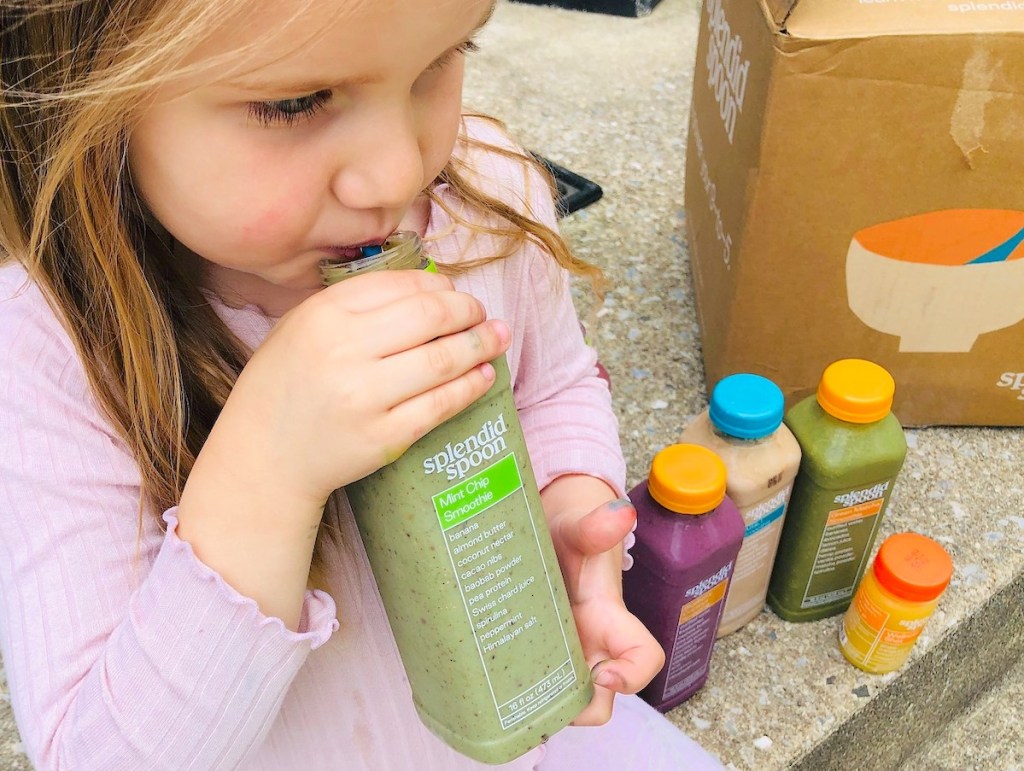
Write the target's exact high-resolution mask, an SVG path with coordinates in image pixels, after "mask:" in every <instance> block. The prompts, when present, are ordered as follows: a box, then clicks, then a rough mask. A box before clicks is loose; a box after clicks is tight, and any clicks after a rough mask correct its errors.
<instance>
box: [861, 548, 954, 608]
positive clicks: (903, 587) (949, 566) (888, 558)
mask: <svg viewBox="0 0 1024 771" xmlns="http://www.w3.org/2000/svg"><path fill="white" fill-rule="evenodd" d="M874 571H875V578H876V579H877V580H878V583H879V584H881V585H882V587H883V588H885V589H887V590H888V591H889V592H891V593H892V594H894V595H896V596H897V597H902V598H904V599H906V600H912V601H914V602H928V601H929V600H934V599H935V598H936V597H938V596H939V595H940V594H942V593H943V592H944V591H945V590H946V586H948V585H949V580H950V579H951V578H952V577H953V560H952V559H950V556H949V554H947V553H946V550H945V549H943V548H942V547H941V546H940V545H939V544H938V543H936V542H935V541H933V540H932V539H931V538H928V537H927V536H923V535H919V534H918V533H897V534H896V535H891V536H889V537H888V538H886V539H885V541H884V542H883V543H882V545H881V546H880V547H879V549H878V554H877V555H876V556H875V564H874Z"/></svg>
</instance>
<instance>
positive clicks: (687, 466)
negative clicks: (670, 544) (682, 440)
mask: <svg viewBox="0 0 1024 771" xmlns="http://www.w3.org/2000/svg"><path fill="white" fill-rule="evenodd" d="M725 478H726V471H725V463H724V462H723V461H722V459H721V458H719V457H718V455H716V454H715V453H714V452H712V451H711V450H709V449H707V448H706V447H701V446H700V445H696V444H673V445H669V446H668V447H666V448H665V449H663V450H661V451H660V452H659V453H658V454H657V455H655V456H654V461H653V462H652V463H651V474H650V476H649V477H648V480H647V489H648V490H649V491H650V493H651V497H652V498H654V500H656V501H657V502H658V503H660V504H661V505H662V506H664V507H665V508H666V509H669V510H670V511H674V512H676V513H677V514H707V513H708V512H709V511H713V510H714V509H715V508H716V507H717V506H718V504H720V503H721V502H722V501H723V500H724V499H725Z"/></svg>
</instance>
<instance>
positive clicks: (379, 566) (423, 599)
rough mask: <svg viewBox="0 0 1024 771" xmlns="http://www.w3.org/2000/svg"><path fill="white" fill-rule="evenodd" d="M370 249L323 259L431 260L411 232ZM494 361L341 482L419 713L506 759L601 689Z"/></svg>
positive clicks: (457, 744)
mask: <svg viewBox="0 0 1024 771" xmlns="http://www.w3.org/2000/svg"><path fill="white" fill-rule="evenodd" d="M371 249H372V248H371ZM367 251H368V250H367V249H364V255H365V256H364V257H363V258H362V259H361V260H357V261H349V262H342V263H337V262H333V261H328V262H325V263H323V264H322V265H321V271H322V274H323V277H324V282H325V284H332V283H335V282H336V281H340V280H343V279H345V278H348V277H350V276H353V275H358V274H360V273H362V272H365V271H366V270H379V269H395V268H417V267H423V268H426V269H432V268H433V263H432V262H431V263H429V265H427V264H425V261H424V259H423V257H422V253H421V247H420V240H419V237H418V236H416V235H415V234H414V233H404V232H401V233H396V234H395V235H394V236H392V237H391V238H389V239H388V241H387V242H386V243H385V244H384V245H383V251H382V252H380V253H379V254H374V253H372V252H371V253H369V254H367ZM374 251H375V250H374ZM355 262H362V263H364V264H363V265H362V266H357V265H355ZM492 364H493V365H494V369H495V373H496V379H495V382H494V384H493V385H492V386H491V388H490V389H489V390H488V391H487V393H486V394H485V395H484V396H483V397H481V398H480V399H479V400H477V401H476V402H475V403H474V404H472V405H470V406H469V407H467V408H466V409H465V410H463V411H462V412H461V413H459V414H458V415H456V416H455V417H454V418H451V419H450V420H448V421H447V422H445V423H444V424H442V425H441V426H439V427H437V428H435V429H434V430H433V431H431V432H430V433H429V434H427V435H426V436H424V437H423V438H422V439H420V440H419V441H418V442H416V443H415V444H414V445H413V446H412V447H410V448H409V449H408V450H406V452H405V453H404V454H403V455H402V456H401V457H400V458H399V459H398V460H396V461H394V462H393V463H390V464H388V465H387V466H384V467H383V468H381V469H379V470H378V471H375V472H374V473H373V474H370V475H369V476H367V477H365V478H364V479H361V480H359V481H357V482H353V483H352V484H350V485H348V486H347V487H346V488H345V489H346V492H347V494H348V498H349V502H350V503H351V505H352V511H353V513H354V515H355V519H356V523H357V524H358V526H359V532H360V534H361V536H362V540H363V545H364V547H365V549H366V554H367V556H368V557H369V560H370V566H371V567H372V569H373V575H374V578H375V579H376V582H377V587H378V589H379V590H380V595H381V599H382V600H383V602H384V608H385V610H386V611H387V616H388V621H389V622H390V624H391V630H392V632H393V633H394V635H395V640H396V641H397V643H398V650H399V653H400V654H401V656H402V662H403V664H404V665H405V671H406V674H407V675H408V677H409V682H410V684H411V686H412V692H413V700H414V702H415V705H416V710H417V711H418V713H419V715H420V718H421V719H422V720H423V722H424V724H426V726H427V727H428V728H429V729H430V730H431V731H433V732H434V733H435V734H437V735H438V736H439V737H440V738H441V739H443V740H444V741H445V742H446V743H447V744H449V745H450V746H451V747H453V748H454V749H456V750H458V751H459V752H461V753H463V754H465V755H468V756H469V757H471V758H473V759H475V760H479V761H481V762H484V763H505V762H507V761H510V760H512V759H514V758H516V757H519V756H520V755H522V754H523V753H525V752H527V751H529V750H530V749H532V748H534V747H536V746H537V745H539V744H541V743H542V742H544V741H545V740H546V739H547V738H548V737H550V736H551V735H552V734H554V733H555V732H556V731H558V730H560V729H561V728H563V727H564V726H566V725H568V724H569V723H570V722H571V721H572V720H573V719H574V718H575V717H576V716H577V715H578V714H579V713H580V712H581V711H582V710H583V708H584V707H585V706H586V705H587V704H588V703H589V701H590V698H591V695H592V694H593V684H592V682H591V679H590V670H589V667H588V666H587V664H586V661H585V659H584V657H583V651H582V648H581V646H580V641H579V636H578V635H577V632H576V625H575V622H574V621H573V615H572V610H571V608H570V606H569V599H568V596H567V594H566V591H565V585H564V583H563V581H562V574H561V571H560V569H559V566H558V560H557V558H556V557H555V550H554V547H553V545H552V542H551V536H550V535H549V533H548V530H547V521H546V520H545V518H544V510H543V507H542V506H541V501H540V494H539V493H538V491H537V483H536V481H535V479H534V476H533V468H532V466H531V465H530V459H529V457H528V455H527V452H526V444H525V441H524V439H523V434H522V430H521V428H520V425H519V418H518V415H517V413H516V408H515V404H514V403H513V401H512V388H511V384H510V381H509V371H508V364H507V363H506V361H505V357H504V356H501V357H499V358H498V359H496V360H495V361H494V362H492ZM397 730H401V729H400V727H398V728H397Z"/></svg>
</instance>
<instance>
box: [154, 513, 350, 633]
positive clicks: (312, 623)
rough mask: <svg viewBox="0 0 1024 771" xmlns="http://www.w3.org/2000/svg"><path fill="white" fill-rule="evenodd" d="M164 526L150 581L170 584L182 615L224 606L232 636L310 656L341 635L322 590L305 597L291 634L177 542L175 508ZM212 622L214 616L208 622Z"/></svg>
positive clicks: (223, 614) (331, 602) (334, 610)
mask: <svg viewBox="0 0 1024 771" xmlns="http://www.w3.org/2000/svg"><path fill="white" fill-rule="evenodd" d="M163 520H164V522H166V523H167V535H166V537H165V539H164V543H163V545H162V547H161V549H160V553H159V554H158V555H157V558H156V561H155V562H154V565H153V575H151V577H150V578H151V581H152V579H154V578H155V579H157V580H164V581H166V582H167V586H166V587H165V590H166V592H169V593H172V594H174V595H175V596H177V598H178V602H180V604H181V605H182V606H183V607H182V611H183V612H184V611H185V610H186V609H187V608H196V607H197V606H198V607H205V606H210V605H211V604H220V605H222V606H224V607H223V608H222V612H221V613H220V617H221V618H228V617H230V618H231V619H232V621H231V627H232V629H233V630H234V631H233V632H232V634H234V635H235V636H239V637H244V636H246V635H248V636H250V637H251V638H252V640H251V642H252V643H254V644H255V642H256V640H257V639H262V640H263V642H264V643H267V642H271V641H274V642H276V643H277V644H279V645H283V646H287V647H293V646H298V647H307V646H308V650H315V649H317V648H319V647H320V646H321V645H323V644H324V643H325V642H327V640H328V639H330V637H331V635H332V634H333V633H334V632H335V631H337V629H338V627H339V625H338V619H337V607H336V605H335V602H334V598H333V597H331V596H330V595H329V594H328V593H327V592H324V591H321V590H319V589H310V590H307V591H306V595H305V599H304V601H303V604H302V611H301V616H300V619H299V628H298V629H297V630H296V631H292V630H291V629H288V627H286V626H285V624H284V622H283V621H282V620H281V619H279V618H276V617H273V616H266V615H264V614H263V612H262V611H260V609H259V606H258V605H257V604H256V601H255V600H253V599H252V598H250V597H246V596H245V595H243V594H241V593H240V592H238V590H236V589H235V588H234V587H232V586H231V585H230V584H228V583H227V582H226V581H225V580H224V579H223V578H221V576H220V574H219V573H217V572H216V571H214V570H212V569H211V568H209V567H208V566H207V565H206V564H204V563H203V562H201V561H200V559H199V558H198V557H197V556H196V554H195V552H194V551H193V550H192V546H191V544H189V543H187V542H186V541H183V540H181V538H179V537H178V533H177V528H178V517H177V508H172V509H169V510H168V511H167V512H165V513H164V515H163ZM151 581H148V582H147V584H149V583H151ZM212 617H213V614H212V613H211V614H210V615H209V616H207V618H212ZM267 638H270V639H267ZM238 642H242V640H241V639H239V640H238Z"/></svg>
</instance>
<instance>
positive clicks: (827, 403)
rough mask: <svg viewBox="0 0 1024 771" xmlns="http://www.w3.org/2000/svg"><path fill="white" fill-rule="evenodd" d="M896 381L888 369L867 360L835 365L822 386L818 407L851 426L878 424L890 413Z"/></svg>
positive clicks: (847, 360)
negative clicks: (877, 422) (854, 424)
mask: <svg viewBox="0 0 1024 771" xmlns="http://www.w3.org/2000/svg"><path fill="white" fill-rule="evenodd" d="M895 392H896V381H894V380H893V379H892V375H890V374H889V372H888V371H887V370H886V369H885V368H884V367H881V366H879V365H878V364H875V363H874V362H871V361H865V360H864V359H840V360H839V361H835V362H832V363H831V364H829V365H828V366H827V367H826V368H825V371H824V373H822V375H821V381H820V382H819V383H818V404H820V405H821V408H822V409H823V410H825V412H827V413H828V414H829V415H831V416H832V417H835V418H839V419H840V420H845V421H846V422H848V423H874V422H875V421H876V420H881V419H882V418H884V417H885V416H886V415H888V414H889V410H891V409H892V397H893V394H895Z"/></svg>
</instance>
